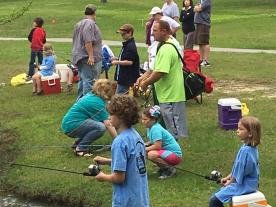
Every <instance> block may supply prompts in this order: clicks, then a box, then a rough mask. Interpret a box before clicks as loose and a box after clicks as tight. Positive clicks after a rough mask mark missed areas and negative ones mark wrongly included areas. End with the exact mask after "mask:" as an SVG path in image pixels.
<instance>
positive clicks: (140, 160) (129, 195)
mask: <svg viewBox="0 0 276 207" xmlns="http://www.w3.org/2000/svg"><path fill="white" fill-rule="evenodd" d="M107 110H108V112H109V114H110V116H109V120H110V122H111V124H112V125H113V126H114V127H115V128H116V130H117V131H118V134H119V135H118V136H117V137H115V139H114V141H113V143H112V146H111V152H112V159H109V158H104V157H100V156H97V157H95V158H94V162H96V163H98V164H108V165H110V164H111V171H112V172H111V174H105V173H103V172H100V173H99V174H98V175H97V176H96V179H97V180H98V181H109V182H111V183H113V195H112V207H148V206H149V191H148V179H147V171H146V163H145V162H146V151H145V145H144V141H143V139H142V138H141V136H140V135H139V134H138V132H137V131H136V130H135V129H134V128H132V125H134V124H136V123H138V120H139V107H138V103H137V101H136V100H135V99H134V98H133V97H130V96H127V95H115V96H114V97H113V98H112V99H111V102H110V103H109V104H108V105H107Z"/></svg>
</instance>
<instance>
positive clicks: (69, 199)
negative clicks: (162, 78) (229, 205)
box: [0, 42, 276, 207]
mask: <svg viewBox="0 0 276 207" xmlns="http://www.w3.org/2000/svg"><path fill="white" fill-rule="evenodd" d="M0 46H1V48H6V50H5V51H2V50H1V52H0V55H1V57H3V59H4V60H5V62H4V63H3V64H2V66H1V67H2V68H3V69H2V70H1V76H0V77H1V80H0V81H1V82H6V83H7V82H8V81H9V80H10V77H11V76H12V75H14V74H18V73H20V72H24V71H25V69H26V64H25V63H26V62H27V60H28V49H27V47H26V43H25V42H0ZM70 47H71V45H70V44H68V43H56V44H55V50H56V52H57V54H60V55H58V57H59V58H58V61H59V62H63V59H65V58H67V53H66V52H64V53H62V51H68V50H70ZM112 49H113V50H114V52H115V53H118V51H119V48H112ZM139 52H140V54H141V56H142V59H143V58H145V54H146V51H145V49H142V48H141V49H139ZM13 54H16V55H13ZM23 54H24V55H23ZM259 59H262V60H263V61H262V62H260V61H259ZM212 60H213V61H212V63H213V66H212V68H211V69H206V70H204V72H206V73H207V74H208V75H210V76H211V77H212V78H214V80H215V82H216V87H215V91H214V92H213V93H212V94H210V95H208V96H207V95H206V94H205V95H204V97H203V104H202V105H198V104H196V103H194V102H192V101H189V102H187V110H188V121H189V123H188V126H189V132H190V136H189V138H188V139H185V140H181V141H180V144H181V146H182V148H183V150H184V162H183V163H182V164H181V165H180V166H179V167H180V168H183V169H187V170H190V171H194V172H197V173H201V174H203V175H205V174H208V173H209V172H211V171H212V170H214V169H217V170H219V171H221V172H222V174H223V175H226V174H227V173H228V172H229V171H230V170H231V166H232V162H233V159H234V157H235V154H236V152H237V150H238V148H239V146H240V142H239V141H238V139H237V138H236V135H235V132H234V131H224V130H222V129H220V128H219V127H218V124H217V119H218V117H217V101H218V99H219V98H225V97H236V98H239V99H240V100H241V101H242V102H246V103H247V105H248V107H249V109H250V114H251V115H254V116H257V117H259V118H260V120H261V122H262V124H263V139H262V145H261V146H260V155H261V156H260V163H261V179H260V190H261V191H262V192H264V193H265V195H266V197H267V199H268V200H269V202H270V203H271V204H272V205H275V204H276V200H275V191H276V188H275V185H276V179H275V163H276V154H275V144H274V143H275V142H274V137H275V129H274V123H275V119H274V118H273V116H272V113H273V112H275V107H274V106H273V102H274V101H275V97H274V98H268V97H269V96H270V95H274V96H275V91H276V90H275V88H276V81H275V79H274V78H273V77H275V75H276V72H275V70H271V68H275V67H276V63H275V61H273V60H274V55H267V54H258V55H256V54H254V55H253V54H231V53H230V54H225V53H213V54H212ZM260 68H261V69H260ZM113 70H114V69H112V70H111V71H110V76H111V74H112V72H113ZM246 88H247V89H248V88H249V89H254V88H256V89H257V90H256V91H251V92H250V90H244V89H246ZM75 89H76V87H75ZM0 93H1V97H0V103H1V112H0V120H1V121H0V130H1V131H0V134H1V140H0V148H1V152H3V153H2V154H1V159H4V160H11V159H12V158H11V157H10V156H11V155H12V156H14V157H16V159H15V160H16V162H18V163H25V164H31V165H38V166H44V167H51V168H58V169H64V170H73V171H78V172H83V171H86V169H87V166H88V165H89V164H90V163H91V158H78V157H75V156H74V155H73V153H72V151H71V149H70V147H69V146H70V145H71V143H72V140H71V139H70V138H68V137H66V136H65V135H63V133H62V132H61V131H60V122H61V119H62V117H63V115H64V114H65V113H66V111H67V110H68V108H69V107H70V106H71V105H72V103H73V102H74V101H75V97H76V95H75V91H74V92H73V93H72V94H66V93H61V94H59V95H51V96H41V97H32V96H31V86H30V85H24V86H20V87H12V86H9V85H6V86H4V87H1V88H0ZM273 120H274V121H273ZM136 128H137V129H138V130H139V131H140V132H141V134H145V129H144V128H143V127H142V126H141V125H140V124H138V125H137V126H136ZM5 140H6V141H5ZM13 141H14V143H13V144H12V142H13ZM110 142H111V139H110V137H109V136H108V135H106V136H105V137H104V138H101V139H100V140H99V141H98V142H97V143H101V144H103V143H105V144H106V143H110ZM45 145H50V146H55V147H45ZM66 146H67V147H66ZM4 152H8V153H4ZM102 155H105V156H109V155H110V154H109V152H106V153H103V154H102ZM2 157H3V158H2ZM147 167H148V173H149V186H150V199H151V206H158V207H159V206H179V207H180V206H181V207H183V206H184V207H190V206H197V207H203V206H206V205H207V202H208V197H209V196H210V195H211V194H212V192H214V191H215V190H216V189H218V186H217V185H216V184H215V183H213V182H210V181H207V180H204V179H201V178H199V177H196V176H194V175H191V174H189V173H185V172H180V171H178V175H177V176H176V177H175V178H172V179H169V180H165V181H160V180H158V179H157V176H156V175H154V173H153V172H154V171H155V168H154V167H153V165H152V164H151V163H149V162H148V164H147ZM2 169H3V171H4V172H5V173H2V176H1V186H3V187H4V188H5V189H6V190H9V191H13V192H15V193H17V194H19V195H23V196H28V197H32V198H40V199H45V200H47V201H55V202H57V201H59V202H63V203H66V204H67V205H71V206H81V205H84V206H110V200H111V191H112V189H111V185H110V184H108V183H99V182H97V181H95V180H94V179H93V178H90V177H83V176H79V175H71V174H67V173H60V172H51V171H44V170H38V169H31V168H21V167H12V168H8V167H7V166H3V168H2ZM103 170H104V171H109V170H110V169H109V168H108V167H104V168H103Z"/></svg>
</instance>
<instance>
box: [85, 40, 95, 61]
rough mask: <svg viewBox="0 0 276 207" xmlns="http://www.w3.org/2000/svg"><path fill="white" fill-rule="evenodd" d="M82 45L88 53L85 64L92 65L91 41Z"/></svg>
mask: <svg viewBox="0 0 276 207" xmlns="http://www.w3.org/2000/svg"><path fill="white" fill-rule="evenodd" d="M84 46H85V49H86V51H87V53H88V61H87V64H88V65H94V63H95V60H94V54H93V46H92V42H86V43H85V45H84Z"/></svg>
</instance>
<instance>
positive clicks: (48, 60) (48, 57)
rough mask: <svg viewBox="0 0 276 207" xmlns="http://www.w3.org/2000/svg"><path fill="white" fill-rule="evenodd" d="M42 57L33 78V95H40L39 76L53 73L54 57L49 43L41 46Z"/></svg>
mask: <svg viewBox="0 0 276 207" xmlns="http://www.w3.org/2000/svg"><path fill="white" fill-rule="evenodd" d="M43 53H44V58H43V60H42V64H41V65H39V66H38V72H36V73H35V74H34V75H33V77H32V79H33V95H41V94H42V89H41V77H42V76H51V75H53V73H54V69H55V65H56V58H55V56H54V51H53V47H52V45H51V44H50V43H46V44H44V46H43Z"/></svg>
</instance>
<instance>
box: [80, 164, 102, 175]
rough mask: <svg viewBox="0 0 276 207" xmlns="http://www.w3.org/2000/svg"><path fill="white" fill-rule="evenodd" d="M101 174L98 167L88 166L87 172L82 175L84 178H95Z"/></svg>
mask: <svg viewBox="0 0 276 207" xmlns="http://www.w3.org/2000/svg"><path fill="white" fill-rule="evenodd" d="M100 172H101V168H100V166H99V165H93V164H91V165H89V166H88V172H84V173H83V175H85V176H96V175H98V174H99V173H100Z"/></svg>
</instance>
